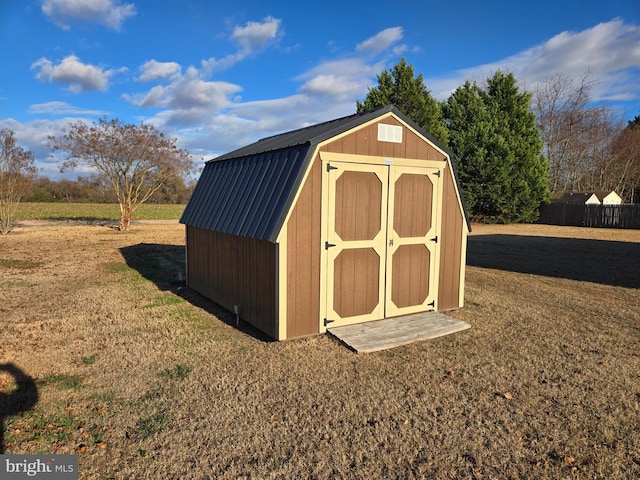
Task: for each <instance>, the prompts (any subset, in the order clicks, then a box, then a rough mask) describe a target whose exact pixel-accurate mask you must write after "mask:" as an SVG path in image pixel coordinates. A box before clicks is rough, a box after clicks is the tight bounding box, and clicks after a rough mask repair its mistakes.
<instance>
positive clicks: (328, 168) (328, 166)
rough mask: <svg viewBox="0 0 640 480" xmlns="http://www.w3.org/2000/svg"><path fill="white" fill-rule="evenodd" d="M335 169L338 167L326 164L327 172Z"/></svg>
mask: <svg viewBox="0 0 640 480" xmlns="http://www.w3.org/2000/svg"><path fill="white" fill-rule="evenodd" d="M337 169H338V167H334V166H333V165H331V164H330V163H327V172H330V171H331V170H337Z"/></svg>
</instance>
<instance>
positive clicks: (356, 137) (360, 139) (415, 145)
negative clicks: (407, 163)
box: [321, 117, 443, 160]
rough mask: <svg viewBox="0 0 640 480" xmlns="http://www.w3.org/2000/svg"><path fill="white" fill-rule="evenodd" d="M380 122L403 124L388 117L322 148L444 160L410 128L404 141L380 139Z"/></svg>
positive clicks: (366, 153) (326, 150) (382, 155)
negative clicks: (390, 141) (394, 141)
mask: <svg viewBox="0 0 640 480" xmlns="http://www.w3.org/2000/svg"><path fill="white" fill-rule="evenodd" d="M378 123H384V124H388V125H402V123H400V121H398V120H396V119H395V118H392V117H388V118H385V119H383V120H382V121H380V122H376V123H373V124H371V125H369V126H367V127H364V128H360V129H358V130H356V131H355V132H353V133H350V134H348V135H345V136H344V137H341V138H338V139H336V140H335V141H334V142H331V143H329V144H327V145H325V146H323V147H322V148H321V150H323V151H325V152H335V153H352V154H356V155H372V156H379V157H395V158H417V159H422V160H442V159H443V156H442V153H440V152H439V151H438V150H436V149H435V148H434V147H433V146H431V145H430V144H429V143H427V142H425V141H424V140H423V139H422V138H421V137H419V136H417V135H416V134H415V133H413V132H412V131H411V130H409V129H408V128H403V133H402V143H389V142H379V141H378Z"/></svg>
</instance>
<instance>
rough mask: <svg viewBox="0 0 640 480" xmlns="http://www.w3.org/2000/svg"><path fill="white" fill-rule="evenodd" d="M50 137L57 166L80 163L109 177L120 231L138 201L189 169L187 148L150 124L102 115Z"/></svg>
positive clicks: (71, 125)
mask: <svg viewBox="0 0 640 480" xmlns="http://www.w3.org/2000/svg"><path fill="white" fill-rule="evenodd" d="M49 140H50V146H51V147H52V149H53V152H54V153H56V152H60V153H62V154H63V158H64V162H63V163H62V167H61V169H60V170H61V171H64V170H66V169H69V168H76V167H77V166H78V165H80V164H82V165H84V166H87V167H89V169H91V170H93V171H95V172H97V173H98V174H99V175H100V176H102V177H103V178H104V179H105V180H106V181H108V183H109V184H110V185H111V187H112V188H113V192H114V194H115V196H116V198H117V199H118V203H119V205H120V230H122V231H125V230H128V229H129V226H130V225H131V218H132V214H133V213H134V212H135V210H136V208H138V206H139V205H141V204H142V203H144V202H145V201H147V200H148V199H149V198H150V197H151V196H152V195H153V193H154V192H156V191H157V190H158V189H160V188H161V187H162V186H163V185H164V184H165V183H167V182H169V181H171V180H172V179H173V178H175V177H179V176H182V175H185V174H187V173H189V172H190V171H191V170H192V169H193V161H192V160H191V157H190V155H189V153H188V152H187V151H186V150H181V149H179V148H178V147H177V146H176V139H168V138H165V136H164V134H162V133H161V132H159V131H158V130H157V129H156V128H155V127H153V126H151V125H146V124H140V125H133V124H129V123H125V122H123V121H121V120H119V119H113V120H106V119H101V120H100V121H99V122H98V123H97V124H96V123H94V124H93V125H92V126H89V125H87V124H85V123H83V122H81V121H78V122H75V123H71V124H69V127H68V129H67V130H65V131H64V132H63V135H61V136H58V137H49Z"/></svg>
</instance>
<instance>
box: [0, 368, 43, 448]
mask: <svg viewBox="0 0 640 480" xmlns="http://www.w3.org/2000/svg"><path fill="white" fill-rule="evenodd" d="M1 372H5V373H7V374H8V375H9V376H11V377H12V378H13V383H14V384H15V389H14V390H12V391H8V392H6V391H1V390H0V454H3V453H4V452H5V450H4V421H5V418H7V417H9V416H11V415H17V414H19V413H22V412H26V411H28V410H31V409H32V408H33V407H34V406H35V405H36V404H37V403H38V398H39V395H38V387H37V386H36V382H35V381H34V380H33V378H31V377H30V376H29V375H27V374H26V373H25V372H23V371H22V370H21V369H20V368H18V367H17V366H16V365H14V364H13V363H2V364H0V373H1Z"/></svg>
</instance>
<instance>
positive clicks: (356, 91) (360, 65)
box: [296, 57, 384, 105]
mask: <svg viewBox="0 0 640 480" xmlns="http://www.w3.org/2000/svg"><path fill="white" fill-rule="evenodd" d="M383 68H384V64H383V63H381V62H376V63H372V64H369V63H367V62H365V61H364V60H363V59H361V58H358V57H351V58H346V59H342V60H334V61H328V62H323V63H320V64H318V65H316V66H315V67H313V68H312V69H310V70H308V71H307V72H305V73H304V74H302V75H300V76H298V77H297V78H296V79H297V80H305V83H304V84H303V85H302V87H300V91H301V92H303V93H306V94H308V95H312V96H321V97H328V98H333V99H336V100H345V99H350V100H351V101H352V102H353V103H354V105H355V100H356V99H357V98H360V97H361V96H362V95H363V93H364V94H366V92H367V86H369V85H371V83H372V79H373V78H375V76H376V75H377V74H379V73H380V71H381V70H382V69H383Z"/></svg>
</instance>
